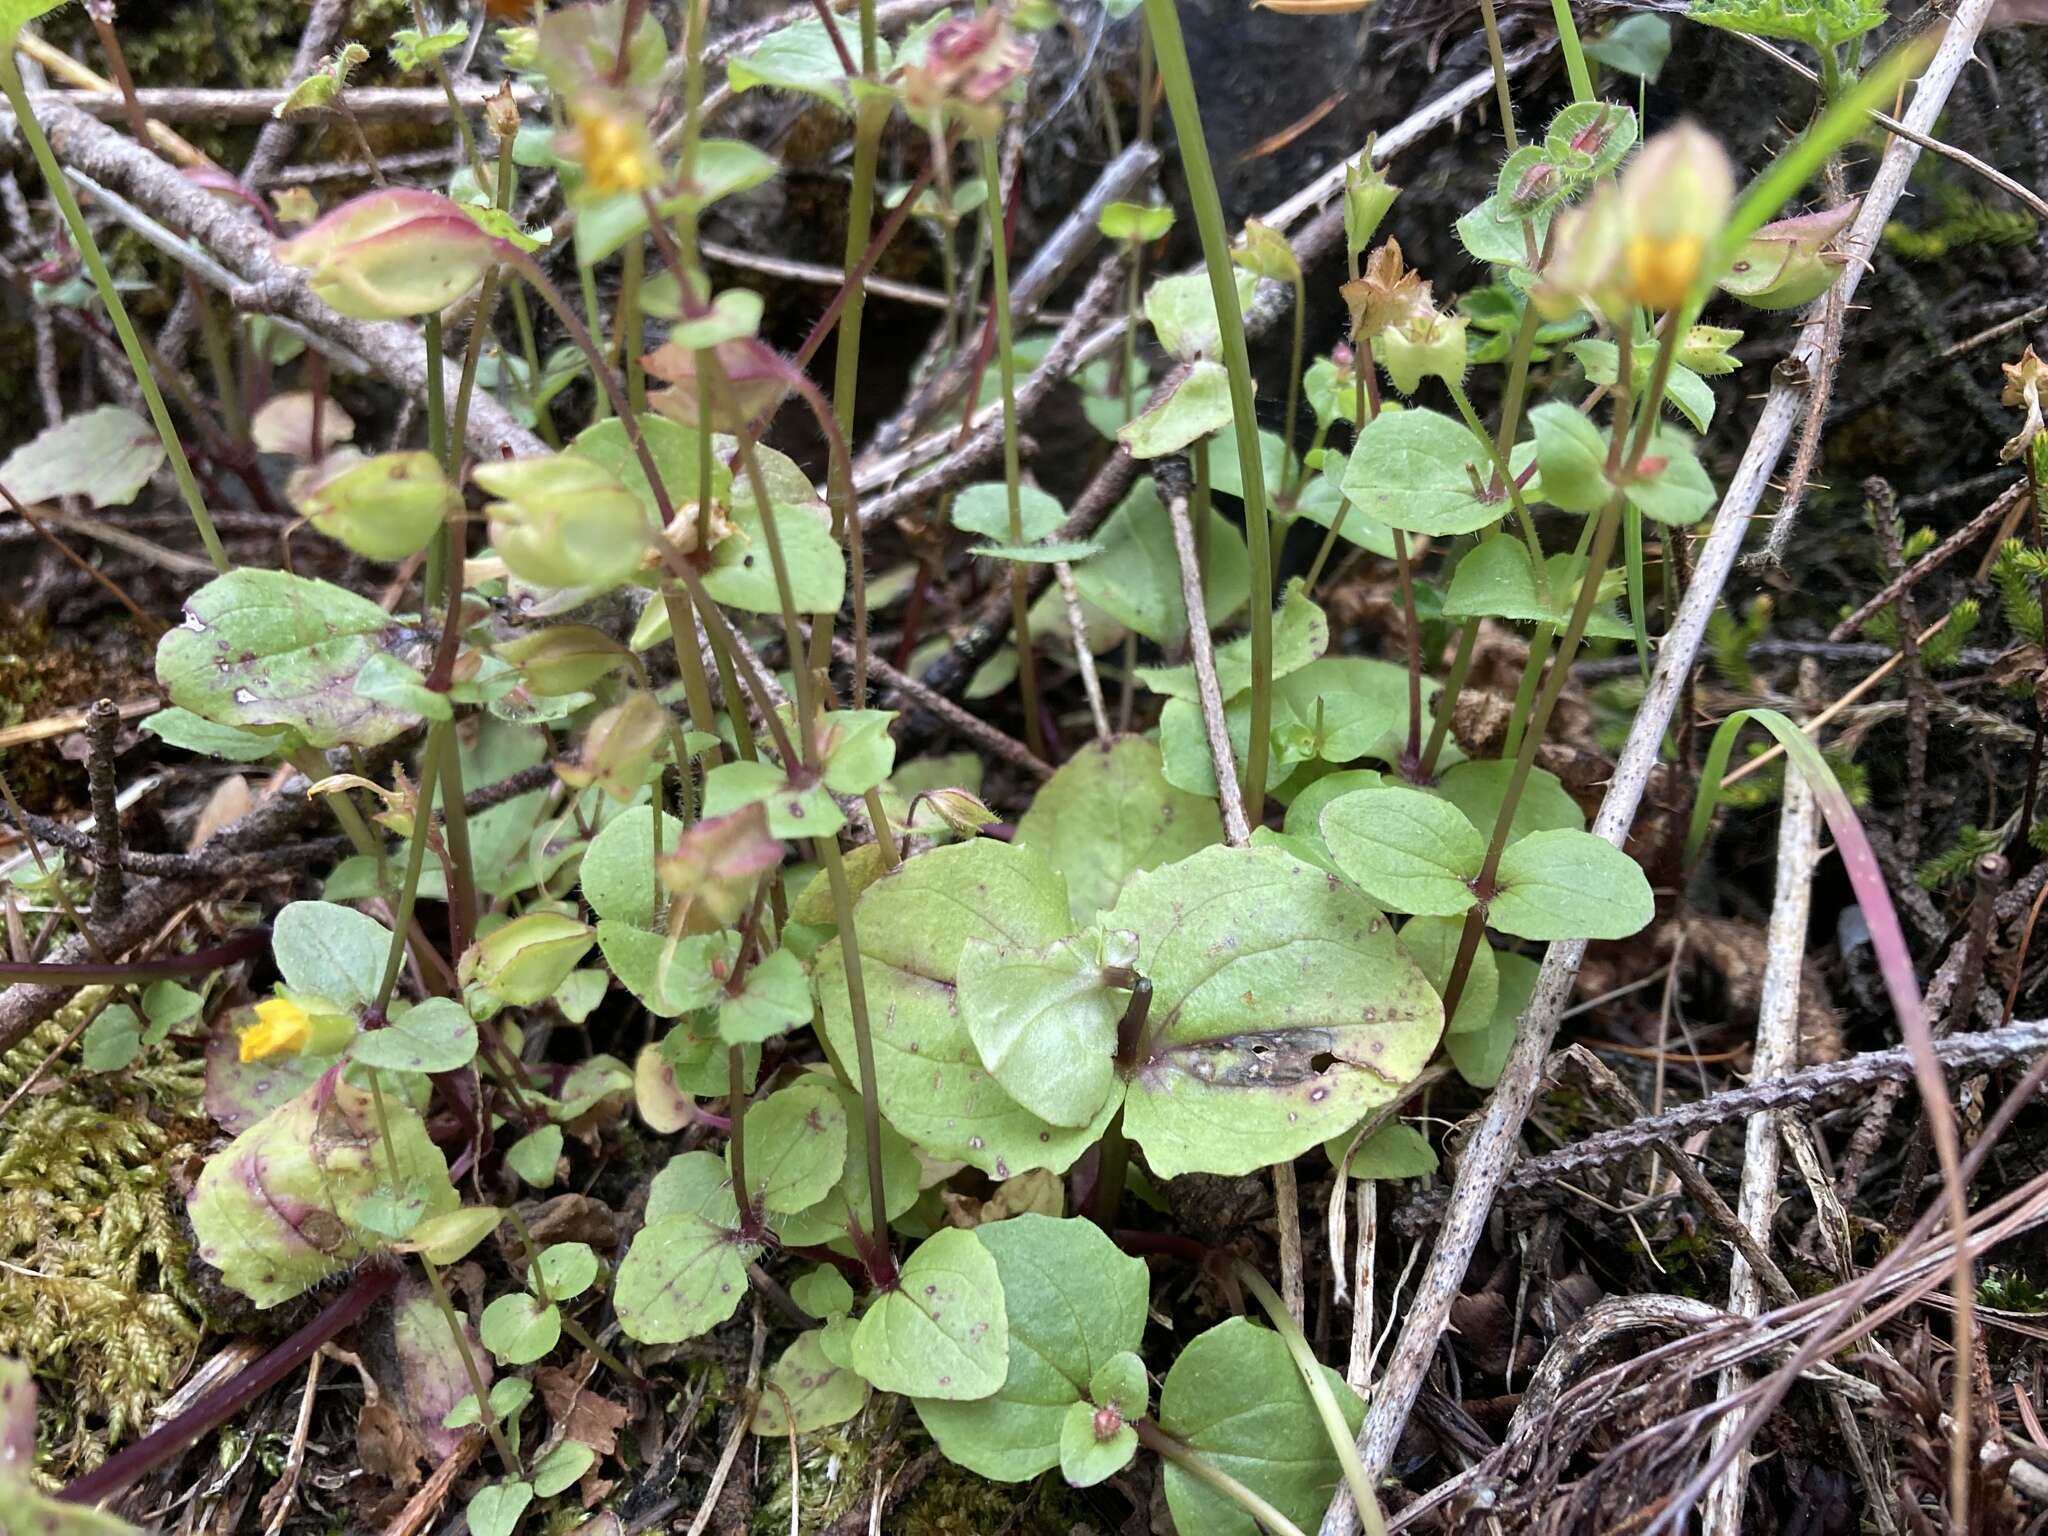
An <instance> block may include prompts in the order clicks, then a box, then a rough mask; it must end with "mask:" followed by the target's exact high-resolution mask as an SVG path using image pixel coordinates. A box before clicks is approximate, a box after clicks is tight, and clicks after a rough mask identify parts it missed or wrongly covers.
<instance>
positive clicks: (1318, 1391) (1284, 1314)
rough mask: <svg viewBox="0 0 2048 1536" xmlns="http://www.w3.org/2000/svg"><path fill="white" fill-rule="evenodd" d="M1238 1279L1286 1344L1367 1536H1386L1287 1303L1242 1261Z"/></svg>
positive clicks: (1338, 1413)
mask: <svg viewBox="0 0 2048 1536" xmlns="http://www.w3.org/2000/svg"><path fill="white" fill-rule="evenodd" d="M1237 1277H1238V1279H1240V1280H1242V1281H1243V1282H1244V1285H1245V1289H1246V1290H1248V1291H1250V1292H1251V1293H1252V1295H1254V1296H1256V1297H1257V1298H1258V1302H1259V1305H1260V1306H1261V1307H1264V1308H1265V1309H1266V1316H1267V1317H1269V1318H1271V1319H1272V1321H1273V1331H1274V1332H1275V1333H1277V1334H1279V1335H1280V1338H1281V1341H1282V1342H1283V1343H1285V1344H1286V1346H1287V1352H1288V1354H1290V1355H1292V1356H1293V1357H1294V1367H1295V1369H1296V1370H1298V1371H1300V1372H1301V1379H1302V1381H1303V1383H1304V1384H1305V1385H1306V1386H1307V1387H1308V1394H1309V1396H1310V1397H1312V1398H1314V1399H1315V1402H1316V1414H1317V1416H1318V1417H1319V1418H1321V1419H1322V1421H1323V1431H1324V1433H1325V1434H1327V1435H1328V1436H1329V1438H1330V1448H1331V1449H1332V1450H1334V1451H1335V1452H1336V1453H1337V1464H1338V1465H1339V1466H1341V1467H1342V1468H1343V1469H1344V1481H1345V1482H1346V1483H1348V1484H1349V1485H1350V1487H1351V1499H1352V1502H1353V1503H1355V1504H1356V1505H1357V1506H1358V1513H1359V1517H1360V1518H1361V1519H1362V1520H1364V1521H1365V1529H1366V1536H1386V1530H1387V1523H1386V1521H1385V1520H1384V1519H1383V1518H1381V1515H1380V1502H1379V1500H1378V1498H1376V1497H1375V1496H1374V1494H1373V1487H1372V1479H1371V1478H1369V1477H1367V1476H1366V1475H1365V1466H1364V1464H1363V1463H1362V1462H1360V1461H1359V1459H1358V1447H1357V1446H1356V1445H1355V1444H1354V1443H1353V1442H1352V1438H1351V1426H1350V1425H1348V1424H1346V1423H1345V1422H1344V1414H1343V1411H1342V1410H1341V1409H1339V1408H1338V1406H1337V1397H1336V1394H1335V1393H1333V1392H1332V1391H1331V1390H1330V1381H1329V1377H1328V1375H1327V1373H1326V1372H1325V1371H1324V1369H1323V1365H1322V1362H1321V1361H1319V1360H1318V1359H1316V1357H1315V1351H1313V1350H1312V1349H1310V1348H1309V1347H1308V1340H1307V1339H1306V1338H1305V1337H1304V1336H1303V1335H1302V1331H1301V1325H1300V1324H1299V1323H1297V1322H1296V1321H1295V1320H1294V1314H1292V1313H1291V1312H1289V1311H1288V1310H1287V1303H1286V1302H1284V1301H1282V1300H1281V1299H1280V1295H1279V1293H1278V1292H1277V1291H1275V1290H1274V1289H1273V1287H1272V1286H1270V1285H1268V1284H1267V1283H1266V1277H1265V1276H1264V1275H1262V1274H1260V1273H1259V1272H1258V1271H1257V1270H1256V1269H1253V1268H1252V1267H1251V1265H1249V1264H1247V1263H1245V1262H1244V1261H1243V1260H1239V1261H1238V1266H1237Z"/></svg>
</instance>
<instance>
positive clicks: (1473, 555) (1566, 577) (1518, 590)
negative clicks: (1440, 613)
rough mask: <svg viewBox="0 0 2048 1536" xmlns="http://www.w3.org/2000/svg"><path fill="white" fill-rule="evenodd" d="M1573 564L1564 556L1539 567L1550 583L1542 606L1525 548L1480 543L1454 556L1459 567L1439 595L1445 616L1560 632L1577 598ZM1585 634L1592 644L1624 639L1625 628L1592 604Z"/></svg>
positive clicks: (1607, 608) (1607, 606) (1605, 608)
mask: <svg viewBox="0 0 2048 1536" xmlns="http://www.w3.org/2000/svg"><path fill="white" fill-rule="evenodd" d="M1572 565H1573V559H1572V556H1570V555H1568V554H1564V553H1558V554H1555V555H1551V556H1550V557H1548V558H1547V559H1546V560H1545V561H1544V562H1543V569H1544V574H1545V576H1546V577H1547V578H1548V580H1549V583H1550V601H1549V602H1548V603H1545V602H1544V601H1543V594H1542V593H1540V592H1538V591H1537V590H1536V578H1535V576H1534V574H1533V571H1534V567H1533V566H1531V565H1530V563H1529V547H1528V546H1527V545H1526V544H1524V543H1523V542H1522V541H1521V540H1520V539H1516V538H1510V537H1508V536H1507V535H1506V534H1502V535H1500V536H1498V537H1496V538H1491V539H1482V540H1480V542H1479V543H1477V544H1475V545H1474V546H1473V547H1472V548H1471V549H1468V550H1466V551H1465V553H1464V554H1463V555H1462V556H1460V557H1459V560H1458V568H1457V569H1456V570H1455V571H1453V572H1452V573H1451V585H1450V588H1449V590H1448V591H1446V592H1445V593H1444V617H1445V618H1449V619H1467V618H1492V619H1512V620H1515V621H1517V622H1519V623H1524V624H1549V625H1551V626H1553V627H1554V628H1557V629H1563V628H1564V627H1565V625H1566V624H1568V623H1569V622H1570V620H1571V612H1572V606H1573V604H1574V603H1576V602H1577V601H1578V596H1579V583H1578V582H1577V581H1576V580H1574V579H1573V577H1572ZM1619 576H1620V572H1618V571H1615V572H1606V573H1603V574H1602V577H1601V584H1602V586H1605V585H1607V584H1608V582H1609V581H1611V580H1616V579H1619ZM1586 633H1587V635H1588V636H1590V637H1593V638H1596V639H1604V640H1626V639H1627V638H1628V637H1629V628H1628V626H1627V625H1626V624H1624V623H1622V622H1621V620H1620V619H1619V618H1617V617H1616V616H1615V613H1614V607H1613V604H1612V603H1608V602H1596V603H1595V604H1594V606H1593V610H1592V612H1591V614H1589V615H1588V617H1587V620H1586Z"/></svg>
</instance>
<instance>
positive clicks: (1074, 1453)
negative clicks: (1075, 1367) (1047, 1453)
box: [1060, 1403, 1138, 1488]
mask: <svg viewBox="0 0 2048 1536" xmlns="http://www.w3.org/2000/svg"><path fill="white" fill-rule="evenodd" d="M1096 1421H1097V1410H1096V1409H1095V1407H1094V1406H1093V1405H1092V1404H1089V1403H1069V1404H1068V1405H1067V1411H1066V1412H1065V1413H1064V1414H1062V1415H1061V1416H1060V1475H1061V1476H1062V1477H1064V1478H1065V1479H1066V1480H1067V1482H1068V1484H1069V1485H1070V1486H1072V1487H1075V1488H1093V1487H1094V1486H1095V1485H1096V1484H1097V1483H1099V1482H1101V1481H1103V1480H1104V1479H1105V1478H1111V1477H1114V1476H1116V1474H1117V1473H1119V1472H1121V1471H1123V1469H1124V1468H1125V1467H1127V1466H1129V1465H1130V1464H1131V1458H1132V1457H1134V1456H1136V1455H1137V1454H1138V1432H1137V1431H1136V1430H1135V1429H1133V1428H1131V1426H1130V1425H1128V1424H1126V1423H1123V1422H1122V1421H1121V1420H1119V1421H1117V1423H1116V1427H1115V1428H1114V1429H1112V1430H1110V1432H1109V1434H1108V1436H1107V1437H1104V1436H1102V1435H1100V1434H1098V1433H1097V1430H1096Z"/></svg>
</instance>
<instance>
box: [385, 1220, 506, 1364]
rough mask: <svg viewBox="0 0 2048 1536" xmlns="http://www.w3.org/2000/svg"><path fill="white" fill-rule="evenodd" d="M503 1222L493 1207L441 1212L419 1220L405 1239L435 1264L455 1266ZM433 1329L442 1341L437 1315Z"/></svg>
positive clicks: (445, 1335) (444, 1334)
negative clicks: (438, 1331)
mask: <svg viewBox="0 0 2048 1536" xmlns="http://www.w3.org/2000/svg"><path fill="white" fill-rule="evenodd" d="M504 1219H505V1213H504V1211H502V1210H500V1209H499V1208H498V1207H497V1206H495V1205H465V1206H460V1207H458V1208H457V1209H455V1210H452V1211H444V1212H442V1213H441V1214H440V1215H439V1216H428V1217H425V1218H423V1219H422V1220H421V1221H420V1222H419V1223H418V1225H416V1226H415V1227H413V1229H412V1230H411V1232H409V1233H408V1234H407V1236H408V1237H409V1238H410V1239H411V1243H410V1247H411V1248H414V1249H417V1250H418V1251H419V1252H421V1253H423V1254H425V1255H426V1256H427V1257H428V1258H429V1259H431V1260H433V1261H434V1262H435V1263H436V1264H443V1265H446V1264H457V1263H460V1262H461V1261H462V1260H463V1259H464V1258H466V1257H467V1256H468V1254H469V1251H470V1250H471V1249H472V1248H474V1247H476V1245H477V1244H478V1243H480V1242H482V1241H483V1240H484V1239H485V1238H487V1237H489V1236H490V1235H491V1234H492V1233H493V1232H495V1231H497V1230H498V1227H499V1224H500V1223H502V1222H503V1221H504ZM434 1325H435V1327H436V1328H438V1329H440V1332H441V1336H442V1338H443V1339H444V1340H445V1339H446V1338H447V1329H446V1327H445V1326H443V1325H442V1323H441V1320H440V1314H439V1313H436V1314H435V1316H434Z"/></svg>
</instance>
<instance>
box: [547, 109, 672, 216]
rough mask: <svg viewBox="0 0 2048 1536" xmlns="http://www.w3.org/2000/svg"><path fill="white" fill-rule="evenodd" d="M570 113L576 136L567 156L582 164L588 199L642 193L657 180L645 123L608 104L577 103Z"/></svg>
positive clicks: (658, 167) (658, 169) (658, 168)
mask: <svg viewBox="0 0 2048 1536" xmlns="http://www.w3.org/2000/svg"><path fill="white" fill-rule="evenodd" d="M571 113H572V115H573V116H574V118H575V120H576V135H575V140H574V143H573V146H571V147H570V153H572V154H573V155H574V156H575V158H576V160H577V162H578V163H579V164H581V165H582V167H583V184H584V188H585V189H586V190H587V191H588V192H589V193H590V194H591V195H592V196H596V197H616V196H618V195H619V194H620V193H622V192H643V191H645V190H647V189H648V188H649V187H652V186H653V185H655V183H656V182H657V181H658V180H659V179H660V174H661V168H660V166H659V165H658V164H656V162H655V159H654V151H653V146H652V144H651V143H650V142H649V140H648V137H647V125H646V123H644V122H641V121H640V120H638V119H637V118H635V117H633V116H632V115H630V114H629V113H627V112H625V111H622V110H620V109H619V108H618V107H617V106H615V105H612V104H610V103H591V102H581V103H578V104H577V105H576V106H574V107H573V108H572V109H571Z"/></svg>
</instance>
